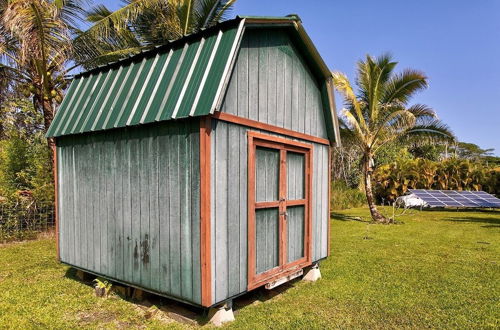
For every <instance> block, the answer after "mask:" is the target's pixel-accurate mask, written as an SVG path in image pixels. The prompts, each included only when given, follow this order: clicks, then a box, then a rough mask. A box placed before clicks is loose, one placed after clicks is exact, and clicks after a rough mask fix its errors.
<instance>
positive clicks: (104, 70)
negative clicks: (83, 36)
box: [47, 20, 244, 136]
mask: <svg viewBox="0 0 500 330" xmlns="http://www.w3.org/2000/svg"><path fill="white" fill-rule="evenodd" d="M239 22H240V23H239V24H237V25H232V26H229V27H228V26H227V25H221V28H220V29H217V30H215V31H212V32H211V33H209V34H208V35H204V36H201V37H199V38H196V39H193V38H186V41H185V42H182V43H180V44H177V45H176V46H174V47H172V48H171V49H169V50H165V51H157V52H154V54H152V56H134V57H132V58H131V59H130V60H125V61H120V62H116V63H114V64H112V65H109V66H104V67H101V68H98V69H95V70H91V71H89V72H86V73H82V74H80V75H78V76H76V77H75V79H74V80H73V82H72V83H71V86H70V87H69V89H68V92H67V93H66V97H65V98H64V101H63V102H62V104H61V105H60V107H59V110H58V111H57V114H56V116H55V118H54V120H53V122H52V125H51V126H50V128H49V130H48V132H47V136H61V135H69V134H77V133H83V132H90V131H97V130H104V129H110V128H116V127H124V126H132V125H138V124H146V123H151V122H155V121H162V120H169V119H176V118H185V117H189V116H202V115H207V114H210V113H211V112H213V111H212V108H213V107H214V106H215V104H216V100H217V99H218V95H219V94H220V93H221V91H222V86H223V81H224V77H225V76H226V75H227V71H228V70H229V66H230V63H231V60H232V58H233V57H234V52H235V50H236V45H237V43H238V41H239V39H240V37H241V33H242V27H243V22H244V20H239Z"/></svg>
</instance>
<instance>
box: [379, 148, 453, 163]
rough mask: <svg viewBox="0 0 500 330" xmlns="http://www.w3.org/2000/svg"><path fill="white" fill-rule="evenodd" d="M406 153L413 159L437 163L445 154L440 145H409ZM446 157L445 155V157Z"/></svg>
mask: <svg viewBox="0 0 500 330" xmlns="http://www.w3.org/2000/svg"><path fill="white" fill-rule="evenodd" d="M408 152H409V153H410V155H412V156H413V158H423V159H428V160H433V161H437V160H440V159H441V158H442V157H443V154H445V153H446V152H445V147H444V146H442V145H439V144H438V145H436V144H410V145H409V146H408ZM445 156H446V155H445ZM388 163H390V162H386V163H383V164H388Z"/></svg>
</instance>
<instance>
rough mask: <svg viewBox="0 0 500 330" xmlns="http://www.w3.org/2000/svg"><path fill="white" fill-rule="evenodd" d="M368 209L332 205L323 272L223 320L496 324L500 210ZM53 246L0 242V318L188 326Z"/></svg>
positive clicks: (2, 321) (8, 322)
mask: <svg viewBox="0 0 500 330" xmlns="http://www.w3.org/2000/svg"><path fill="white" fill-rule="evenodd" d="M386 211H387V212H389V210H388V209H387V210H386ZM367 216H368V211H367V210H364V209H352V210H348V211H341V212H336V213H335V214H334V215H333V220H332V244H331V249H332V256H331V257H330V258H329V259H328V260H326V261H323V262H322V263H321V272H322V275H323V278H322V279H321V280H320V281H319V282H316V283H305V282H301V281H295V282H293V283H292V284H288V285H286V286H285V287H284V288H286V290H284V288H283V287H282V288H280V289H279V290H275V291H273V292H266V291H265V290H263V289H262V290H257V291H256V292H254V293H251V294H248V295H246V296H244V297H242V298H240V299H238V300H237V301H236V302H235V306H236V321H235V322H234V323H232V324H230V325H229V327H234V328H271V327H272V328H274V329H276V328H292V327H293V328H316V329H321V328H424V327H433V328H499V327H500V212H456V211H447V212H441V211H423V212H420V211H415V212H414V213H412V214H408V215H405V216H402V217H400V218H398V220H399V221H401V222H402V224H398V225H390V226H386V225H372V224H368V223H366V222H362V221H355V220H352V219H357V217H362V218H363V219H366V218H367ZM54 256H55V244H54V241H53V240H52V239H42V240H38V241H32V242H25V243H14V244H9V245H4V246H0V328H2V327H15V328H16V327H17V328H23V329H25V328H38V327H51V328H69V327H77V326H78V327H84V328H96V327H100V328H102V327H104V328H115V327H144V326H145V327H151V328H160V327H172V328H186V327H194V326H193V325H187V324H184V323H178V322H175V321H173V320H172V319H170V318H169V317H168V315H166V314H165V315H164V314H162V313H161V312H158V313H156V314H154V313H153V314H154V316H153V317H151V313H148V312H147V311H145V308H140V307H137V305H135V304H133V303H131V302H128V301H127V300H124V299H122V298H120V297H118V296H112V297H111V298H108V299H102V298H96V297H94V295H93V291H92V289H91V287H90V286H89V285H87V284H84V283H82V282H80V281H77V280H75V279H74V277H73V272H72V271H68V269H69V268H68V267H66V266H63V265H60V264H58V263H57V262H56V261H55V258H54ZM277 291H278V292H280V293H279V294H276V292H277ZM163 302H164V300H163ZM153 309H154V307H153ZM149 310H151V309H149ZM162 315H164V316H162ZM198 321H200V322H201V323H202V322H203V319H202V318H200V319H199V320H198Z"/></svg>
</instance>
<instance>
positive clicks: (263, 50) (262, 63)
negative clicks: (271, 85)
mask: <svg viewBox="0 0 500 330" xmlns="http://www.w3.org/2000/svg"><path fill="white" fill-rule="evenodd" d="M268 46H269V43H268V35H267V32H264V33H262V34H261V35H260V38H259V48H258V52H259V62H258V63H259V64H258V73H259V75H258V91H259V93H258V95H259V103H258V105H259V108H258V112H259V115H258V119H257V120H259V121H262V122H265V123H266V122H267V120H268V116H267V115H268V108H267V102H268V99H267V94H268V79H269V74H268V73H269V72H268V70H269V50H268Z"/></svg>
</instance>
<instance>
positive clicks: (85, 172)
mask: <svg viewBox="0 0 500 330" xmlns="http://www.w3.org/2000/svg"><path fill="white" fill-rule="evenodd" d="M57 144H58V147H57V152H58V170H59V196H60V197H59V210H60V215H59V225H60V252H61V260H62V261H63V262H65V263H68V264H70V265H74V266H77V267H80V268H83V269H86V270H89V271H91V272H94V273H98V274H102V275H104V276H107V277H110V278H114V279H117V280H120V281H123V282H127V283H131V284H134V285H137V286H140V287H144V288H146V289H149V290H153V291H157V292H159V293H162V294H165V295H168V296H173V297H177V298H179V299H181V300H185V301H189V302H194V303H201V298H200V295H201V279H200V274H201V268H200V267H201V266H200V248H199V246H200V245H199V242H200V231H199V230H200V223H199V221H200V214H199V205H200V194H199V180H200V179H199V175H200V171H199V122H198V121H197V120H191V121H187V122H186V121H176V122H164V123H159V124H157V125H155V126H151V125H148V126H140V127H134V128H124V129H116V130H110V131H106V132H100V133H94V134H90V135H89V134H87V135H75V136H66V137H61V138H59V139H58V140H57Z"/></svg>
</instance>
